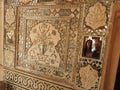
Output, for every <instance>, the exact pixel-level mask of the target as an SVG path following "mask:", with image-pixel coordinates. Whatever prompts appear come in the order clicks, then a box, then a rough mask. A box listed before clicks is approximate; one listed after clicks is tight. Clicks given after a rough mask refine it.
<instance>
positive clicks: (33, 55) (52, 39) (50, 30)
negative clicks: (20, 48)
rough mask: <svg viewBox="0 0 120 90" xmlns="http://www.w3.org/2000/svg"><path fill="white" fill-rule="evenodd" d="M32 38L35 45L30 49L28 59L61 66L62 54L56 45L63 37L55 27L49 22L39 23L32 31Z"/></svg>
mask: <svg viewBox="0 0 120 90" xmlns="http://www.w3.org/2000/svg"><path fill="white" fill-rule="evenodd" d="M30 38H31V41H32V43H33V45H32V46H31V48H30V49H29V50H28V59H29V60H32V61H33V60H37V61H38V62H39V63H40V64H48V65H50V66H55V67H59V64H60V56H59V53H58V52H57V51H56V49H55V46H56V45H57V43H58V41H59V40H60V39H61V38H60V34H59V32H58V31H57V30H56V29H55V27H54V26H53V25H51V24H49V23H39V24H37V25H36V26H35V27H33V28H32V30H31V31H30Z"/></svg>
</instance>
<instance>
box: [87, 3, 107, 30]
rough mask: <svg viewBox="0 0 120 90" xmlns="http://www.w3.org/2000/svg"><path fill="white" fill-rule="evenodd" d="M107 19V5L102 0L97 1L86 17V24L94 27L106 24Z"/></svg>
mask: <svg viewBox="0 0 120 90" xmlns="http://www.w3.org/2000/svg"><path fill="white" fill-rule="evenodd" d="M106 20H107V16H106V7H105V6H103V5H102V4H101V3H100V2H97V3H96V4H95V5H94V6H93V7H90V8H89V13H88V15H87V17H86V19H85V21H86V25H88V26H90V27H91V28H92V29H97V28H99V27H101V26H104V25H106Z"/></svg>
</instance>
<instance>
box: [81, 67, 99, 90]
mask: <svg viewBox="0 0 120 90" xmlns="http://www.w3.org/2000/svg"><path fill="white" fill-rule="evenodd" d="M79 73H80V77H81V83H82V87H83V88H86V89H90V88H91V87H92V86H93V85H94V84H95V82H96V81H97V79H98V72H97V71H96V70H94V69H93V68H92V67H91V66H90V65H88V66H86V67H82V68H80V71H79Z"/></svg>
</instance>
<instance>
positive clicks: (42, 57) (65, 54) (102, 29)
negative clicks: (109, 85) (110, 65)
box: [1, 0, 112, 90]
mask: <svg viewBox="0 0 120 90" xmlns="http://www.w3.org/2000/svg"><path fill="white" fill-rule="evenodd" d="M111 7H112V0H106V1H103V0H99V1H98V0H91V1H88V0H5V2H4V32H5V33H4V55H3V57H4V60H3V61H4V62H3V65H4V80H5V81H6V83H7V88H8V90H11V89H13V90H21V89H22V90H99V88H100V81H101V73H102V67H103V65H104V57H105V56H104V55H105V52H106V41H107V35H108V33H109V31H108V30H109V28H108V27H109V20H110V16H111V15H110V14H111V13H110V11H111ZM2 36H3V35H2ZM2 36H1V37H2ZM88 41H91V42H92V44H91V45H90V46H89V47H90V48H89V49H86V48H87V46H88V44H86V43H87V42H88ZM96 50H97V51H96Z"/></svg>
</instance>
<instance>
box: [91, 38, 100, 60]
mask: <svg viewBox="0 0 120 90" xmlns="http://www.w3.org/2000/svg"><path fill="white" fill-rule="evenodd" d="M100 50H101V41H100V39H95V51H93V54H92V57H93V58H95V59H99V58H100Z"/></svg>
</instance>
